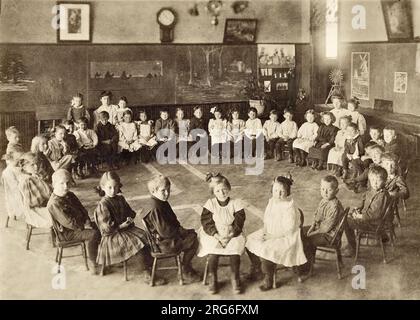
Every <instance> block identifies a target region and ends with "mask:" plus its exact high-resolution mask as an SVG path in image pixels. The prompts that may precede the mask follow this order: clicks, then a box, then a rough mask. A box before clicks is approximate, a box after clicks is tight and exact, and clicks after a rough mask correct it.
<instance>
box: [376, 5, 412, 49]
mask: <svg viewBox="0 0 420 320" xmlns="http://www.w3.org/2000/svg"><path fill="white" fill-rule="evenodd" d="M381 5H382V11H383V14H384V20H385V26H386V32H387V34H388V40H389V41H394V42H398V41H406V40H411V39H413V22H412V10H411V5H410V1H408V0H382V1H381Z"/></svg>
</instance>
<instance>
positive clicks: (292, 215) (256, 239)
mask: <svg viewBox="0 0 420 320" xmlns="http://www.w3.org/2000/svg"><path fill="white" fill-rule="evenodd" d="M292 184H293V181H292V180H291V177H283V176H278V177H276V178H275V179H274V181H273V184H272V197H271V199H270V200H269V201H268V205H267V208H266V209H265V213H264V227H263V228H262V229H260V230H258V231H255V232H254V233H252V234H251V235H249V236H248V237H247V241H246V248H247V253H248V255H249V257H250V259H251V263H252V267H251V274H253V273H254V274H256V273H260V272H261V266H262V272H263V274H264V279H263V282H262V284H261V286H260V289H261V290H262V291H266V290H269V289H271V288H272V287H273V275H274V272H275V271H276V266H277V265H278V264H280V265H284V266H286V267H295V266H300V265H303V264H305V263H306V262H307V260H306V257H305V253H304V251H303V244H302V240H301V235H300V227H301V225H302V223H303V221H301V216H300V212H299V209H298V208H297V206H296V204H295V202H294V201H293V199H292V198H291V197H290V188H291V186H292ZM299 279H300V278H299Z"/></svg>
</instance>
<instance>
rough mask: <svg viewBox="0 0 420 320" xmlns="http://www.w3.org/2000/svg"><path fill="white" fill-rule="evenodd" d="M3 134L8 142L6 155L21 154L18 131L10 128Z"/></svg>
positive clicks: (21, 148)
mask: <svg viewBox="0 0 420 320" xmlns="http://www.w3.org/2000/svg"><path fill="white" fill-rule="evenodd" d="M5 134H6V139H7V141H8V143H7V147H6V154H10V153H12V152H23V147H22V145H21V143H20V132H19V130H18V129H17V128H16V127H15V126H12V127H9V128H7V129H6V130H5Z"/></svg>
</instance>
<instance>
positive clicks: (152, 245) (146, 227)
mask: <svg viewBox="0 0 420 320" xmlns="http://www.w3.org/2000/svg"><path fill="white" fill-rule="evenodd" d="M148 216H149V214H147V215H146V216H145V217H144V218H143V219H142V222H143V225H144V231H145V232H146V236H147V240H148V241H149V245H150V249H151V250H152V252H153V253H160V252H161V251H160V249H159V246H158V245H157V244H156V242H155V239H154V238H153V235H152V232H151V231H150V228H149V225H148V222H147V217H148Z"/></svg>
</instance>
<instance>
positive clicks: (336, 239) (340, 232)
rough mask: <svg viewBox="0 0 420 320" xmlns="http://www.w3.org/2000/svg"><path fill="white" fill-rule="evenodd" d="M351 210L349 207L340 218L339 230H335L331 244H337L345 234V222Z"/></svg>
mask: <svg viewBox="0 0 420 320" xmlns="http://www.w3.org/2000/svg"><path fill="white" fill-rule="evenodd" d="M349 211H350V208H349V207H347V208H346V209H345V210H344V213H343V215H342V217H341V220H340V223H339V225H338V228H337V231H336V232H335V234H334V236H333V237H332V239H331V241H330V245H331V246H335V245H336V244H337V243H338V242H339V241H340V240H341V236H342V235H343V232H344V223H345V222H346V219H347V216H348V214H349Z"/></svg>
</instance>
